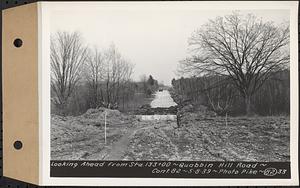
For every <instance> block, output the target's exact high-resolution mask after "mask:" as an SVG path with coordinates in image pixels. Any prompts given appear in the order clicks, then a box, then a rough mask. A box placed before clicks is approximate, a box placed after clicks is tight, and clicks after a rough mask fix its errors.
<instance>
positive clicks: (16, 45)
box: [14, 38, 23, 48]
mask: <svg viewBox="0 0 300 188" xmlns="http://www.w3.org/2000/svg"><path fill="white" fill-rule="evenodd" d="M22 45H23V41H22V40H21V39H19V38H18V39H15V40H14V46H15V47H17V48H20V47H21V46H22Z"/></svg>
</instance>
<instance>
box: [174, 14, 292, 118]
mask: <svg viewBox="0 0 300 188" xmlns="http://www.w3.org/2000/svg"><path fill="white" fill-rule="evenodd" d="M288 45H289V26H286V25H285V24H283V25H279V26H277V25H275V24H274V23H273V22H264V21H263V20H262V19H259V18H257V17H256V16H254V15H253V14H248V15H240V14H239V13H238V12H234V13H232V14H231V15H227V16H224V17H217V18H216V19H214V20H210V21H208V23H207V24H205V25H203V26H202V27H201V28H200V29H198V30H196V31H195V32H194V33H193V34H192V36H191V37H190V39H189V46H190V49H191V55H190V57H187V58H186V59H185V60H183V61H181V62H180V68H179V72H180V73H181V74H183V75H189V76H191V75H192V76H195V77H198V78H199V79H200V81H197V80H198V79H197V78H190V79H186V80H184V81H183V79H181V80H179V81H176V80H174V81H173V85H174V86H175V88H176V90H178V92H181V93H183V94H184V95H185V96H188V98H191V99H193V100H195V98H199V97H200V96H202V98H203V96H205V97H204V98H205V99H204V101H206V102H207V103H208V104H209V106H210V107H211V108H212V109H213V110H214V111H216V112H217V113H219V114H224V113H227V111H236V112H244V113H246V114H247V115H252V114H253V113H258V114H264V115H274V114H280V113H285V114H288V113H289V110H288V109H289V107H288V106H289V92H288V91H289V73H288V72H289V71H288V69H289V59H290V57H289V48H288ZM195 80H196V81H195ZM184 82H187V83H184ZM186 85H188V86H186ZM189 85H190V88H192V89H186V87H189ZM202 91H205V92H204V93H202ZM198 95H200V96H198ZM266 96H268V97H267V98H266ZM242 100H243V102H242ZM279 106H281V107H279Z"/></svg>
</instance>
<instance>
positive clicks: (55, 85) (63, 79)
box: [50, 32, 87, 114]
mask: <svg viewBox="0 0 300 188" xmlns="http://www.w3.org/2000/svg"><path fill="white" fill-rule="evenodd" d="M50 48H51V91H53V94H54V97H52V102H53V103H54V104H55V105H56V106H57V107H58V109H60V111H61V113H62V114H65V113H66V107H67V104H68V99H69V98H70V96H71V94H72V93H73V92H74V89H75V88H76V86H77V84H78V82H79V80H80V74H81V70H82V69H81V66H82V65H83V64H84V62H85V61H86V58H87V48H86V47H85V46H84V45H83V43H82V40H81V37H80V34H79V33H77V32H74V33H67V32H57V33H56V34H55V35H52V36H51V47H50Z"/></svg>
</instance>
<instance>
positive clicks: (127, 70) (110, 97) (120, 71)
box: [104, 44, 133, 108]
mask: <svg viewBox="0 0 300 188" xmlns="http://www.w3.org/2000/svg"><path fill="white" fill-rule="evenodd" d="M106 56H107V61H106V63H105V68H104V70H105V77H104V80H105V89H106V103H107V107H109V108H112V107H114V106H115V107H114V108H116V107H117V105H118V104H117V103H118V102H119V97H120V89H121V85H123V84H124V83H126V82H128V81H129V80H130V78H131V75H132V73H133V65H132V64H131V63H130V62H129V61H128V60H125V59H124V58H123V57H122V55H121V53H120V52H119V51H118V50H117V48H116V47H115V45H114V44H112V45H111V46H110V48H109V49H108V50H107V52H106Z"/></svg>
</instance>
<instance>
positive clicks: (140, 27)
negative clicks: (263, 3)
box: [51, 6, 289, 85]
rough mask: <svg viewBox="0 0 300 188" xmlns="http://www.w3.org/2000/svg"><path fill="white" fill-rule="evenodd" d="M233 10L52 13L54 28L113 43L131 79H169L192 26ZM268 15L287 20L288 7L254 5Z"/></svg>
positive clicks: (101, 43)
mask: <svg viewBox="0 0 300 188" xmlns="http://www.w3.org/2000/svg"><path fill="white" fill-rule="evenodd" d="M232 11H233V10H196V9H195V8H194V9H193V10H188V9H178V7H177V8H172V6H170V7H169V8H168V9H159V8H157V9H155V8H153V7H152V8H151V9H149V8H147V6H144V7H143V8H139V9H130V10H129V9H126V8H119V9H115V10H112V9H106V10H105V9H103V10H101V11H99V10H86V9H83V11H78V10H76V11H73V10H65V11H56V12H53V13H52V15H51V32H52V33H54V32H56V31H79V32H80V33H81V34H82V37H83V38H84V39H85V42H86V43H87V44H89V45H90V46H91V47H93V46H97V47H98V48H100V49H101V48H107V47H109V45H110V44H111V43H114V44H115V45H116V47H117V48H118V50H119V51H120V52H121V54H122V55H123V56H124V57H125V58H127V59H129V60H130V61H131V62H132V63H133V64H134V65H135V67H134V74H133V79H134V80H139V78H140V76H141V75H143V74H146V75H150V74H151V75H153V77H154V78H155V79H157V80H158V81H159V82H163V83H164V84H166V85H170V83H171V79H172V78H174V77H175V78H176V74H175V72H176V68H177V65H178V61H180V60H182V59H184V58H185V57H186V56H187V55H188V50H187V49H188V46H187V40H188V38H189V37H190V36H191V34H192V32H193V31H194V30H196V29H197V28H199V27H201V25H202V24H205V23H206V22H207V21H208V20H209V19H213V18H215V17H217V16H223V15H226V14H230V13H231V12H232ZM250 12H251V13H254V14H255V15H257V16H258V17H261V18H263V19H264V20H268V21H274V22H276V23H283V22H285V21H288V20H289V11H287V10H254V11H251V10H249V11H244V10H243V11H241V13H250Z"/></svg>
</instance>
